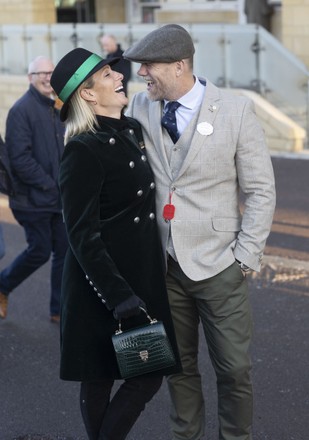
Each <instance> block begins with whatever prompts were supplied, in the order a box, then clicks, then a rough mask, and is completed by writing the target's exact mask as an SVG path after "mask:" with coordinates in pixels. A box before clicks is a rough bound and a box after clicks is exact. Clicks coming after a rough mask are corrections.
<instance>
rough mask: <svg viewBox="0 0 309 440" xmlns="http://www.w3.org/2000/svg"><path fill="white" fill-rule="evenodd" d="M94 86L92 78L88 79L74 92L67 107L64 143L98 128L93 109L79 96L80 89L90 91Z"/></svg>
mask: <svg viewBox="0 0 309 440" xmlns="http://www.w3.org/2000/svg"><path fill="white" fill-rule="evenodd" d="M93 85H94V80H93V77H90V78H88V79H86V81H84V82H83V83H82V84H81V85H80V86H79V88H78V89H77V90H76V91H75V92H74V94H73V95H72V97H71V99H70V103H69V106H68V115H67V119H66V123H65V126H66V130H65V136H64V143H65V144H67V142H68V141H69V140H70V138H72V137H73V136H76V135H78V134H80V133H83V132H85V131H92V132H93V133H95V132H96V127H97V126H98V122H97V118H96V116H95V113H94V110H93V107H92V105H91V104H90V103H88V101H85V100H84V99H83V98H82V97H81V96H80V90H81V89H85V88H86V89H90V88H91V87H93Z"/></svg>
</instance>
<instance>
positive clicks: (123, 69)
mask: <svg viewBox="0 0 309 440" xmlns="http://www.w3.org/2000/svg"><path fill="white" fill-rule="evenodd" d="M99 43H100V45H101V48H102V50H103V52H104V53H105V54H106V59H107V60H110V59H112V58H120V60H119V62H118V63H117V70H118V72H120V73H122V74H123V81H122V83H123V89H124V92H125V94H126V95H127V93H128V82H129V81H130V79H131V75H132V68H131V63H130V61H128V60H125V59H124V58H123V57H122V54H123V50H122V48H121V46H120V44H118V43H117V40H116V38H115V37H114V36H113V35H109V34H106V35H102V36H100V37H99Z"/></svg>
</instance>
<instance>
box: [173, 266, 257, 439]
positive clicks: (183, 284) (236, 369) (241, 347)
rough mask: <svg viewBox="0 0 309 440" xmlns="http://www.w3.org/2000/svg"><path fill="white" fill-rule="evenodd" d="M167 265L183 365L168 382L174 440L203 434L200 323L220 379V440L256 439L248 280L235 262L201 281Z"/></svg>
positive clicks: (218, 389)
mask: <svg viewBox="0 0 309 440" xmlns="http://www.w3.org/2000/svg"><path fill="white" fill-rule="evenodd" d="M168 266H169V267H168V274H167V287H168V294H169V301H170V305H171V312H172V316H173V322H174V326H175V331H176V337H177V342H178V347H179V352H180V356H181V361H182V366H183V371H182V372H181V373H180V374H175V375H172V376H169V377H168V386H169V391H170V395H171V401H172V410H171V425H172V430H173V434H174V436H173V440H176V439H177V440H200V439H201V438H202V437H203V435H204V427H205V404H204V397H203V392H202V383H201V375H200V372H199V365H198V345H199V342H198V341H199V323H200V322H201V324H202V326H203V330H204V334H205V338H206V341H207V345H208V351H209V356H210V359H211V362H212V365H213V367H214V370H215V373H216V377H217V391H218V417H219V440H252V431H251V426H252V386H251V380H250V370H251V362H250V357H249V353H248V351H249V345H250V340H251V330H252V329H251V327H252V323H251V309H250V304H249V298H248V287H247V281H246V278H245V277H244V275H243V274H242V272H241V270H240V268H239V265H238V264H237V263H236V262H235V263H234V264H232V265H231V266H230V267H228V268H227V269H225V270H224V271H222V272H221V273H219V274H218V275H216V276H214V277H212V278H209V279H206V280H202V281H192V280H190V279H189V278H188V277H187V276H186V275H185V274H184V273H183V271H182V270H181V268H180V266H179V264H178V263H176V262H175V261H174V260H173V259H172V258H169V261H168ZM200 367H202V368H203V366H202V365H201V364H200Z"/></svg>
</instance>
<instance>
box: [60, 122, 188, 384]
mask: <svg viewBox="0 0 309 440" xmlns="http://www.w3.org/2000/svg"><path fill="white" fill-rule="evenodd" d="M98 119H99V123H100V129H99V130H98V131H97V132H96V133H90V132H89V133H84V134H81V135H79V136H76V137H75V138H73V139H72V140H70V142H68V144H67V145H66V147H65V152H64V154H63V157H62V162H61V166H60V176H59V183H60V189H61V195H62V202H63V210H64V219H65V224H66V228H67V233H68V238H69V244H70V248H69V250H68V253H67V256H66V261H65V266H64V274H63V283H62V299H61V367H60V377H61V378H62V379H65V380H77V381H90V380H100V379H102V378H104V377H112V378H119V372H118V368H117V364H116V358H115V355H114V351H113V347H112V342H111V336H112V335H113V333H114V332H115V330H116V329H117V328H118V321H116V320H115V319H114V317H113V312H112V311H113V309H114V307H115V306H117V305H118V304H119V303H121V302H122V301H124V300H125V299H127V298H129V297H130V296H131V295H132V294H133V293H134V294H136V295H138V296H139V297H140V298H141V299H142V300H143V301H144V302H145V303H146V307H147V311H148V313H149V314H150V316H152V317H154V318H156V319H158V320H162V321H163V323H164V325H165V328H166V331H167V334H168V336H169V339H170V342H171V344H172V347H173V349H174V352H175V354H176V358H177V365H176V366H175V367H173V368H169V369H166V370H162V371H161V373H163V374H170V373H172V372H176V371H179V369H180V361H179V357H178V352H177V346H176V340H175V335H174V329H173V324H172V319H171V315H170V309H169V304H168V299H167V293H166V287H165V273H164V258H163V252H162V248H161V245H160V240H159V236H158V230H157V224H156V210H155V183H154V177H153V173H152V170H151V168H150V166H149V163H148V160H147V156H146V152H145V148H144V146H143V142H142V135H141V130H140V126H139V124H138V123H137V122H136V121H134V120H133V119H131V118H125V117H123V118H122V119H121V120H117V119H112V118H106V117H99V118H98ZM145 322H147V320H146V317H145V315H144V314H143V313H141V314H140V315H139V316H136V317H132V318H129V319H126V320H123V322H122V327H123V328H131V327H135V326H137V325H140V324H142V323H145Z"/></svg>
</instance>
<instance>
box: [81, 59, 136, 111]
mask: <svg viewBox="0 0 309 440" xmlns="http://www.w3.org/2000/svg"><path fill="white" fill-rule="evenodd" d="M93 80H94V85H93V87H92V88H91V89H89V92H90V93H89V94H91V97H93V103H94V104H93V105H94V109H95V113H96V114H97V115H101V116H110V117H120V114H121V110H122V109H123V107H125V106H126V105H127V104H128V101H129V100H128V98H127V97H126V95H125V93H124V91H123V85H122V80H123V75H122V73H119V72H116V71H114V70H112V69H111V68H110V66H108V65H107V66H104V67H103V68H102V69H100V70H98V71H97V72H96V73H94V74H93Z"/></svg>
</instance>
